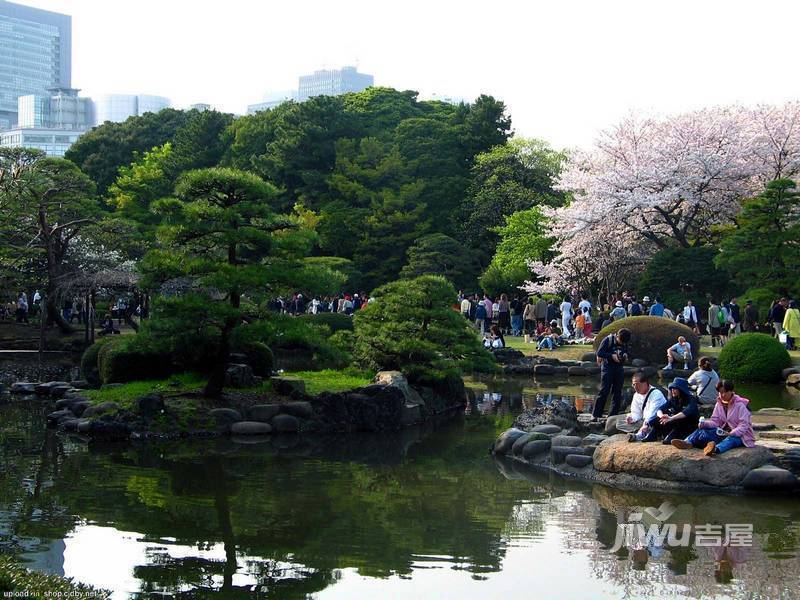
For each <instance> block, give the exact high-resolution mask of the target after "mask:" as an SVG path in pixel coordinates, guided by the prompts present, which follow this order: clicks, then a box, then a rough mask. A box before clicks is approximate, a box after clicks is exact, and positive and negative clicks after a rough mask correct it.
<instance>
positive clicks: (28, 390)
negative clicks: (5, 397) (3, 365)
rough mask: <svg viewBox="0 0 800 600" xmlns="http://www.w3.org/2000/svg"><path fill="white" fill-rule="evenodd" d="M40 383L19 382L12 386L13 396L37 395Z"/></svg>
mask: <svg viewBox="0 0 800 600" xmlns="http://www.w3.org/2000/svg"><path fill="white" fill-rule="evenodd" d="M37 385H39V384H38V383H29V382H27V381H18V382H16V383H12V384H11V393H12V394H35V393H36V386H37Z"/></svg>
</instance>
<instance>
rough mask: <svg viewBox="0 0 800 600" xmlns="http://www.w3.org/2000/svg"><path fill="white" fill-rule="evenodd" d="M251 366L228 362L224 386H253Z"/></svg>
mask: <svg viewBox="0 0 800 600" xmlns="http://www.w3.org/2000/svg"><path fill="white" fill-rule="evenodd" d="M253 377H254V374H253V367H251V366H250V365H243V364H229V365H228V368H227V369H226V371H225V386H226V387H233V388H246V387H253V386H254V385H255V384H256V383H255V380H254V379H253Z"/></svg>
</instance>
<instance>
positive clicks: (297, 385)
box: [269, 376, 306, 396]
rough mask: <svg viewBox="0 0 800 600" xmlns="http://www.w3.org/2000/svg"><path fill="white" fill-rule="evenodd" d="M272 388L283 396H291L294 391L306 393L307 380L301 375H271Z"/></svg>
mask: <svg viewBox="0 0 800 600" xmlns="http://www.w3.org/2000/svg"><path fill="white" fill-rule="evenodd" d="M269 380H270V383H272V389H273V390H275V393H277V394H281V395H283V396H291V395H292V392H294V391H299V392H302V393H304V394H305V393H306V382H305V381H303V380H302V379H300V378H299V377H278V376H276V377H270V378H269Z"/></svg>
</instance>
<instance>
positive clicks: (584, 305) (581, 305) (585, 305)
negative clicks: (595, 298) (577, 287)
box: [578, 294, 592, 313]
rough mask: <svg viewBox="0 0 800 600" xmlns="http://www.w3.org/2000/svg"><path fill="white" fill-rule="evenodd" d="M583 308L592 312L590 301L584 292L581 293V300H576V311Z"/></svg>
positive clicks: (581, 310)
mask: <svg viewBox="0 0 800 600" xmlns="http://www.w3.org/2000/svg"><path fill="white" fill-rule="evenodd" d="M584 308H585V309H586V310H588V311H589V313H591V312H592V303H591V302H589V300H588V299H587V298H586V295H585V294H581V301H580V302H578V311H579V312H583V309H584Z"/></svg>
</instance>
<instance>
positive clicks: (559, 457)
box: [550, 446, 583, 465]
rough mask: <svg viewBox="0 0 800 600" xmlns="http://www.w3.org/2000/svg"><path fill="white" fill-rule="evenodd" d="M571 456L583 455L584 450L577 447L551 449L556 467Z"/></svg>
mask: <svg viewBox="0 0 800 600" xmlns="http://www.w3.org/2000/svg"><path fill="white" fill-rule="evenodd" d="M570 454H583V449H582V448H576V447H575V446H551V447H550V458H551V459H552V460H553V464H554V465H558V464H561V463H563V462H564V461H565V460H566V458H567V456H569V455H570Z"/></svg>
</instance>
